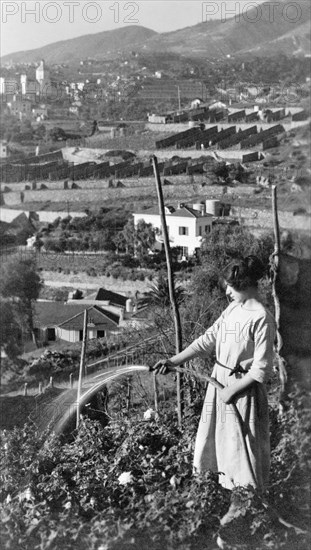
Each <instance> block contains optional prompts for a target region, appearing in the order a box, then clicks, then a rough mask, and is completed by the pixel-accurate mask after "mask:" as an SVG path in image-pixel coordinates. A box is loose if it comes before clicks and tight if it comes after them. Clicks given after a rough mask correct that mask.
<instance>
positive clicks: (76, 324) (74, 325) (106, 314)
mask: <svg viewBox="0 0 311 550" xmlns="http://www.w3.org/2000/svg"><path fill="white" fill-rule="evenodd" d="M87 311H88V323H89V324H93V325H94V326H95V327H96V328H97V329H100V328H110V329H114V328H115V327H116V326H118V324H119V317H118V316H117V315H114V314H113V313H111V312H110V311H106V310H104V309H102V308H100V307H98V306H91V307H90V308H88V309H87ZM83 323H84V312H83V311H82V312H80V313H77V315H74V316H73V317H71V318H70V319H67V320H66V321H64V322H63V323H61V324H60V325H59V327H60V328H62V329H65V330H69V329H70V330H82V329H83Z"/></svg>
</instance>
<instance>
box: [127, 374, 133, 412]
mask: <svg viewBox="0 0 311 550" xmlns="http://www.w3.org/2000/svg"><path fill="white" fill-rule="evenodd" d="M131 390H132V386H131V380H130V378H128V379H127V394H126V410H127V412H129V410H130V407H131V393H132V391H131Z"/></svg>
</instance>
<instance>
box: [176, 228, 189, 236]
mask: <svg viewBox="0 0 311 550" xmlns="http://www.w3.org/2000/svg"><path fill="white" fill-rule="evenodd" d="M178 233H179V235H189V227H179V228H178Z"/></svg>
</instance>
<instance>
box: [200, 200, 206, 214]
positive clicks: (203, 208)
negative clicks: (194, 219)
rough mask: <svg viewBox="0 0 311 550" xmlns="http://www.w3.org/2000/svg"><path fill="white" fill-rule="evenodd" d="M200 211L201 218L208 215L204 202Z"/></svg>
mask: <svg viewBox="0 0 311 550" xmlns="http://www.w3.org/2000/svg"><path fill="white" fill-rule="evenodd" d="M200 210H201V216H204V215H205V214H206V212H205V203H204V202H202V203H201V207H200Z"/></svg>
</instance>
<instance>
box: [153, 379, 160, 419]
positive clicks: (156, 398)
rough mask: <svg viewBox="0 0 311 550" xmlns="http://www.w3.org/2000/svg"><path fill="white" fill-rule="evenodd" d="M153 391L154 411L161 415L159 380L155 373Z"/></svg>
mask: <svg viewBox="0 0 311 550" xmlns="http://www.w3.org/2000/svg"><path fill="white" fill-rule="evenodd" d="M153 389H154V410H155V412H156V413H157V414H159V390H158V379H157V376H156V373H155V372H154V373H153Z"/></svg>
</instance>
